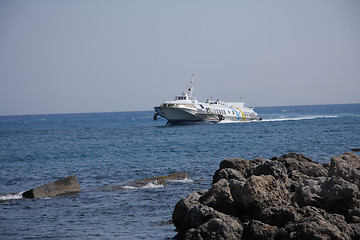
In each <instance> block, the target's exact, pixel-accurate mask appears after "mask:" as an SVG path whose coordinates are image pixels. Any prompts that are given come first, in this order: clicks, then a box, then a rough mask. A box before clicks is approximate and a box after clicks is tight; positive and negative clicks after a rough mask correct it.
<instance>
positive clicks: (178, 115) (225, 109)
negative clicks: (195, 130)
mask: <svg viewBox="0 0 360 240" xmlns="http://www.w3.org/2000/svg"><path fill="white" fill-rule="evenodd" d="M193 88H194V75H193V79H192V80H191V87H190V88H189V89H188V92H183V93H182V94H181V95H178V96H176V97H175V99H174V100H172V101H166V102H164V103H162V104H161V105H160V106H158V107H154V109H155V114H154V120H157V119H158V118H159V117H163V118H165V119H167V120H168V122H169V123H172V124H182V123H189V122H201V121H203V122H211V123H218V122H223V121H226V122H241V121H258V120H261V118H260V117H258V114H257V113H256V112H255V111H254V109H253V108H248V107H245V106H244V102H223V101H220V100H216V101H211V100H207V101H206V102H199V101H198V100H197V99H196V98H195V97H194V96H193Z"/></svg>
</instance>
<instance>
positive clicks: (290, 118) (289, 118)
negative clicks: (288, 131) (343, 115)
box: [262, 115, 338, 122]
mask: <svg viewBox="0 0 360 240" xmlns="http://www.w3.org/2000/svg"><path fill="white" fill-rule="evenodd" d="M336 117H338V116H335V115H327V116H322V115H316V116H303V117H287V118H274V119H263V120H262V122H281V121H299V120H311V119H319V118H336Z"/></svg>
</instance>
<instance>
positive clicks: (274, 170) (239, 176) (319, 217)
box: [172, 153, 360, 240]
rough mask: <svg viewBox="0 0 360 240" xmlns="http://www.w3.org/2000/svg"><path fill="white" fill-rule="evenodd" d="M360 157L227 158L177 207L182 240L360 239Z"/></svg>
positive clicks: (179, 237)
mask: <svg viewBox="0 0 360 240" xmlns="http://www.w3.org/2000/svg"><path fill="white" fill-rule="evenodd" d="M359 188H360V158H359V156H358V155H356V154H355V153H344V154H342V155H340V156H335V157H332V158H331V162H330V163H326V164H318V163H316V162H314V161H312V160H311V159H310V158H308V157H306V156H304V155H301V154H297V153H289V154H286V155H283V156H281V157H274V158H272V159H259V158H256V159H253V160H245V159H240V158H233V159H226V160H224V161H222V162H221V163H220V168H219V169H218V170H217V171H216V172H215V174H214V176H213V183H212V187H211V188H210V189H209V190H207V191H206V190H204V191H198V192H195V193H191V194H190V195H188V196H187V197H186V198H182V199H181V200H180V201H179V202H178V203H177V204H176V206H175V209H174V212H173V215H172V220H173V223H174V225H175V227H176V229H177V231H178V234H177V235H176V236H175V238H176V239H242V240H247V239H279V240H281V239H346V240H347V239H349V240H350V239H354V240H355V239H360V192H359Z"/></svg>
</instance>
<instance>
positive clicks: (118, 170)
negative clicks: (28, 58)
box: [0, 104, 360, 239]
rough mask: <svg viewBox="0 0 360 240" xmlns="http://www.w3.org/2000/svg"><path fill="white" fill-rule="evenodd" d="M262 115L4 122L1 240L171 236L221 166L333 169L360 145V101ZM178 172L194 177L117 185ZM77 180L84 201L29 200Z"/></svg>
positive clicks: (0, 134)
mask: <svg viewBox="0 0 360 240" xmlns="http://www.w3.org/2000/svg"><path fill="white" fill-rule="evenodd" d="M255 111H256V112H258V113H259V116H261V117H262V118H263V121H261V122H241V123H223V124H222V123H220V124H194V125H182V126H170V125H166V120H164V119H160V120H158V121H154V120H153V119H152V116H153V112H152V111H145V112H114V113H84V114H54V115H26V116H1V117H0V239H45V238H46V239H167V238H172V237H173V236H174V235H175V234H176V232H175V231H174V230H175V228H174V226H173V225H172V224H170V223H169V221H170V220H171V215H172V212H173V209H174V206H175V204H176V203H177V201H179V200H180V198H181V197H185V196H187V195H188V194H189V193H191V192H194V191H196V190H198V189H208V188H209V187H210V186H211V181H212V176H213V174H214V172H215V171H216V170H217V169H218V167H219V164H220V162H221V161H222V160H223V159H226V158H235V157H237V158H244V159H253V158H256V157H260V158H272V157H275V156H281V155H283V154H285V153H289V152H298V153H302V154H304V155H306V156H308V157H311V158H312V159H313V160H314V161H316V162H319V163H325V162H329V161H330V159H331V157H332V156H335V155H340V154H342V153H344V152H347V151H351V150H350V149H351V147H360V104H345V105H315V106H284V107H257V108H255ZM174 172H187V173H188V174H189V178H190V179H188V180H186V181H178V182H170V183H169V184H167V185H164V186H163V185H151V186H146V187H143V188H129V189H118V188H116V187H115V188H112V186H119V185H122V184H126V183H128V182H131V181H134V180H139V179H143V178H150V177H156V176H163V175H168V174H171V173H174ZM73 174H76V176H77V178H78V181H79V183H80V185H81V188H82V191H81V192H79V193H77V194H71V195H67V196H58V197H51V198H42V199H22V198H21V194H20V193H21V192H22V191H26V190H29V189H31V188H34V187H37V186H41V185H43V184H46V183H49V182H52V181H55V180H57V179H61V178H64V177H67V176H70V175H73ZM104 186H105V187H106V188H103V187H104Z"/></svg>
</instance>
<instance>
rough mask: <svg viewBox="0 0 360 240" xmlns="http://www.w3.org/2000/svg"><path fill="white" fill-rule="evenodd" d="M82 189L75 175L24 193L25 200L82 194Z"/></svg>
mask: <svg viewBox="0 0 360 240" xmlns="http://www.w3.org/2000/svg"><path fill="white" fill-rule="evenodd" d="M80 191H81V188H80V185H79V183H78V181H77V178H76V176H75V175H72V176H69V177H66V178H63V179H60V180H57V181H54V182H51V183H48V184H45V185H43V186H40V187H37V188H33V189H30V190H28V191H26V192H23V194H22V197H24V198H45V197H53V196H58V195H63V194H68V193H74V192H80Z"/></svg>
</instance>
